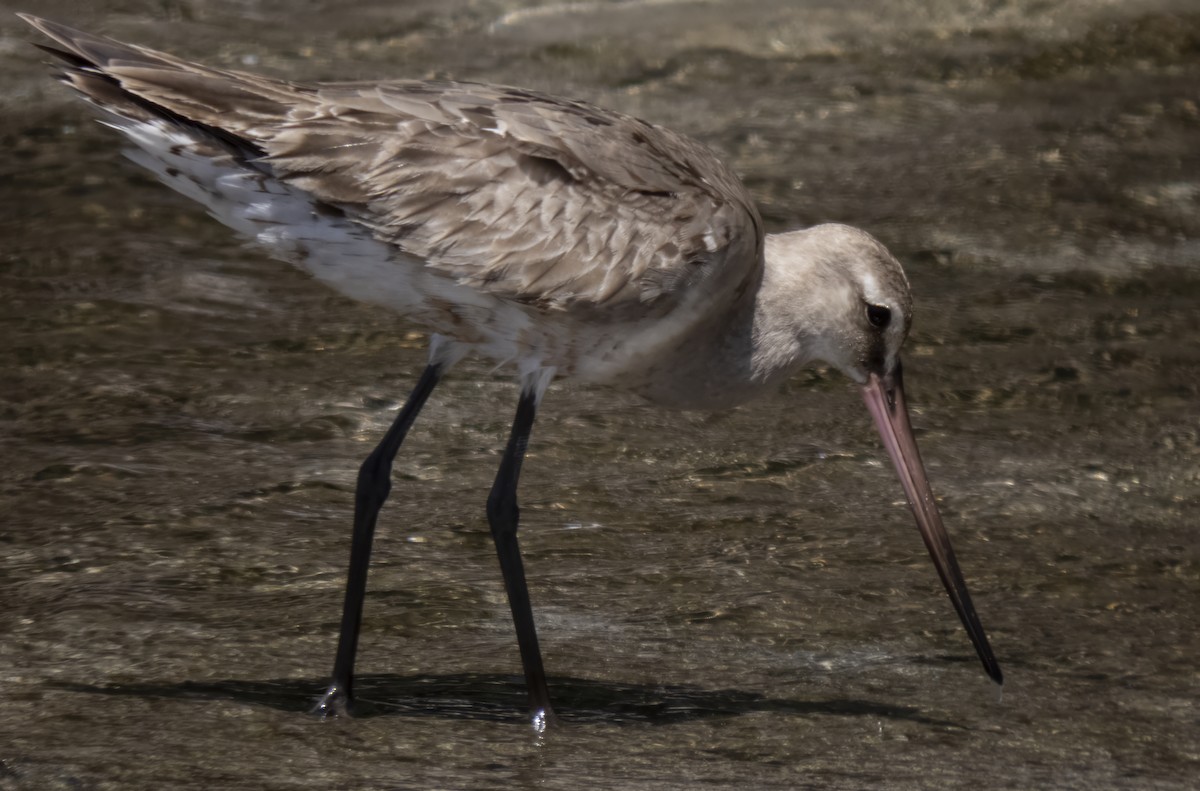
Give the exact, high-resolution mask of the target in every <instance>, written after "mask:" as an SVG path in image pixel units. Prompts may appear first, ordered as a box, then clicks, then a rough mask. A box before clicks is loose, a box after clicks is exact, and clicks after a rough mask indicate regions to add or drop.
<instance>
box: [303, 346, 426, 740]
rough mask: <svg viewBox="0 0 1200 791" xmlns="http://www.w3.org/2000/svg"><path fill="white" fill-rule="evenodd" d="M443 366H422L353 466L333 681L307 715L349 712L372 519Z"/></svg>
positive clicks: (373, 528) (369, 553) (352, 702)
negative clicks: (377, 438) (384, 428)
mask: <svg viewBox="0 0 1200 791" xmlns="http://www.w3.org/2000/svg"><path fill="white" fill-rule="evenodd" d="M446 367H447V366H446V365H445V364H444V363H442V362H436V361H435V362H430V363H429V365H428V366H426V368H425V371H424V373H422V374H421V379H420V380H419V381H418V382H417V386H416V387H415V388H413V391H412V394H411V395H409V397H408V400H407V401H406V402H405V403H404V407H403V408H402V409H401V410H400V414H398V415H396V419H395V421H393V422H392V426H391V428H389V429H388V431H387V434H385V435H384V436H383V440H382V441H380V443H379V445H378V446H377V447H376V448H375V450H373V451H371V455H370V456H368V457H367V459H366V461H364V462H363V464H362V467H360V468H359V470H358V486H357V488H356V489H355V492H354V533H353V537H352V538H351V541H350V568H349V571H348V572H347V574H346V599H345V602H344V603H343V605H342V628H341V632H340V634H339V636H338V647H337V657H336V658H335V659H334V662H333V680H332V681H331V682H330V684H329V688H328V689H326V690H325V694H323V695H321V697H320V698H319V699H318V700H317V703H316V705H315V706H314V707H313V713H314V714H319V715H320V716H322V717H324V716H329V715H344V714H350V713H351V707H352V706H353V704H354V655H355V653H356V652H357V651H358V630H359V626H360V625H361V623H362V611H363V596H364V595H365V594H366V591H367V566H368V565H369V564H370V561H371V539H372V538H373V537H374V535H375V521H376V519H377V518H378V517H379V509H380V508H382V507H383V502H384V500H386V499H387V496H388V492H389V491H390V490H391V488H392V460H393V459H395V458H396V452H397V451H399V450H400V444H401V443H402V442H404V437H405V435H406V434H408V430H409V428H411V427H412V424H413V421H414V420H416V419H417V414H418V413H420V411H421V407H423V406H424V405H425V401H426V400H427V399H428V398H429V394H430V393H432V392H433V388H434V387H435V386H436V385H437V383H438V382H439V381H440V380H441V377H442V374H443V373H444V372H445V368H446Z"/></svg>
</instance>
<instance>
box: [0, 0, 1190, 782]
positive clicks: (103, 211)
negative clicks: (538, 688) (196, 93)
mask: <svg viewBox="0 0 1200 791" xmlns="http://www.w3.org/2000/svg"><path fill="white" fill-rule="evenodd" d="M0 11H3V12H4V13H0V150H2V152H3V153H2V155H0V238H2V239H3V243H2V244H0V339H2V343H0V453H2V455H0V459H2V460H3V461H2V463H0V513H2V514H3V518H2V519H0V601H3V603H4V606H3V607H0V683H2V684H3V689H4V692H5V695H4V697H5V702H6V709H7V710H6V716H5V717H4V718H3V720H2V721H0V789H26V788H28V789H58V788H62V789H68V788H69V789H109V788H114V789H115V788H120V789H141V788H146V789H161V788H231V789H232V788H245V789H257V788H280V789H302V788H328V787H339V788H362V789H368V788H370V789H374V788H380V789H384V788H387V789H397V788H400V789H409V788H412V789H433V788H447V789H449V788H453V789H459V788H462V789H467V788H484V787H492V786H497V785H502V784H503V785H505V786H506V787H519V788H524V787H537V788H552V789H555V788H572V789H574V788H595V789H651V788H652V789H672V788H689V789H694V788H697V787H705V788H726V787H728V788H732V787H739V788H754V789H760V788H830V789H843V788H844V789H858V788H864V787H884V788H890V789H918V788H932V787H939V788H942V787H967V786H973V787H978V788H988V789H993V788H1013V789H1028V788H1063V789H1074V788H1080V789H1089V790H1093V791H1094V789H1108V788H1130V789H1134V788H1136V789H1188V788H1194V787H1196V785H1197V783H1198V782H1200V747H1198V746H1197V745H1200V712H1198V708H1197V692H1198V690H1200V684H1198V681H1200V678H1198V677H1197V671H1196V667H1195V657H1196V655H1197V654H1198V653H1200V636H1198V631H1200V630H1198V627H1200V623H1198V620H1200V618H1198V615H1200V608H1198V607H1197V601H1200V552H1198V549H1197V546H1198V545H1197V539H1196V509H1197V505H1198V504H1200V424H1198V421H1197V394H1198V391H1200V310H1198V305H1197V302H1198V300H1200V8H1197V6H1196V4H1195V2H1194V0H1174V1H1172V0H1143V1H1142V2H1138V3H1121V2H1112V1H1110V0H1062V1H1060V2H1054V1H1051V2H1047V0H991V1H989V2H981V1H979V0H931V1H928V2H914V1H913V0H904V1H903V2H886V1H885V0H848V1H847V0H839V2H822V1H820V0H817V1H811V2H810V1H809V0H804V1H803V2H786V0H738V1H737V2H734V0H613V1H609V2H604V1H599V0H598V1H595V2H560V3H537V2H519V1H518V0H437V2H434V1H433V0H429V1H428V2H425V1H423V0H411V1H406V2H398V1H397V2H382V1H381V0H365V1H363V0H357V1H354V2H351V0H297V1H296V2H283V0H92V2H88V3H81V2H78V1H77V0H75V1H71V0H28V1H27V2H24V3H12V2H0ZM16 11H27V12H31V13H35V14H39V15H43V16H47V17H49V18H52V19H55V20H57V21H61V22H64V23H67V24H70V25H73V26H76V27H80V28H83V29H87V30H90V31H93V32H98V33H104V34H107V35H111V36H113V37H116V38H120V39H123V40H126V41H130V42H134V43H140V44H144V45H148V46H151V47H155V48H159V49H164V50H167V51H170V52H173V53H175V54H178V55H181V56H184V57H188V58H192V59H195V60H198V61H201V62H204V63H206V64H208V65H212V66H218V67H224V68H233V69H243V70H250V71H259V72H263V73H267V74H272V75H275V76H283V77H288V78H292V79H297V80H357V79H380V78H400V77H439V78H454V79H465V80H475V81H483V82H497V83H506V84H514V85H521V86H525V87H531V88H537V89H542V90H546V91H550V92H553V93H556V94H563V95H566V96H570V97H575V98H581V99H586V100H589V101H593V102H596V103H598V104H602V105H604V106H608V107H612V108H614V109H617V110H621V111H624V112H627V113H632V114H635V115H638V116H640V117H644V118H646V119H647V120H650V121H652V122H655V123H659V124H663V125H666V126H670V127H672V128H674V129H676V130H678V131H681V132H684V133H687V134H689V135H691V136H693V137H696V138H698V139H699V140H702V141H704V142H705V143H707V144H709V145H711V146H712V147H713V148H715V149H716V150H717V151H719V152H720V153H721V154H722V155H723V156H725V157H726V158H727V159H728V161H729V162H731V164H732V165H733V167H734V168H735V169H736V170H737V171H738V172H739V173H740V174H741V175H742V176H743V178H744V179H745V182H746V184H747V186H748V187H749V189H750V191H751V192H752V193H753V194H754V196H755V198H756V199H757V200H758V201H759V205H760V207H761V209H762V213H763V216H764V218H765V219H766V221H767V223H768V225H769V227H770V228H771V230H785V229H788V228H792V227H797V226H803V225H810V224H813V223H817V222H822V221H838V222H846V223H850V224H853V225H856V226H859V227H862V228H864V229H866V230H867V231H869V232H871V233H872V234H874V235H876V236H877V237H879V238H880V239H881V240H882V241H883V242H884V243H885V244H887V245H888V246H889V247H890V248H891V249H892V251H893V252H894V253H895V254H896V255H897V257H898V258H900V260H901V261H902V262H904V264H905V266H906V268H907V271H908V274H909V277H910V280H911V281H912V285H913V290H914V292H915V294H916V301H917V304H916V316H915V322H914V326H913V330H912V333H911V335H910V337H909V341H908V346H907V358H906V374H907V376H906V382H907V385H908V390H909V399H910V402H911V403H912V405H913V407H914V410H915V412H914V423H915V425H916V427H917V430H918V433H919V434H920V442H921V444H922V451H923V454H924V457H925V461H926V464H927V467H928V468H929V473H930V478H931V480H932V482H933V486H934V489H935V491H936V492H937V493H938V494H939V496H940V505H941V508H942V512H943V515H944V517H945V520H946V523H947V526H948V527H949V529H950V532H951V534H952V535H953V537H954V539H955V545H956V548H957V550H958V553H959V557H960V560H961V562H962V566H963V568H964V571H965V573H966V576H967V579H968V582H969V583H970V585H971V587H972V591H973V593H974V597H975V602H976V606H977V608H978V610H979V614H980V617H981V619H982V621H983V623H984V625H985V627H986V628H987V630H988V632H989V634H990V636H991V638H992V642H993V645H994V647H995V650H996V653H997V655H998V657H999V659H1000V662H1001V664H1002V666H1003V667H1004V669H1005V672H1006V676H1007V684H1006V686H1005V687H1004V690H1003V694H1002V695H1001V694H999V692H998V690H997V688H996V687H995V686H994V685H992V684H991V683H990V682H989V681H988V680H987V679H986V678H985V676H984V675H983V673H982V672H981V669H980V668H979V666H978V662H977V660H976V658H975V656H974V653H973V651H972V649H971V646H970V644H969V643H968V641H967V639H966V637H965V635H964V634H963V632H962V629H961V627H960V626H959V624H958V620H957V618H956V617H955V616H954V613H953V610H952V609H951V607H950V605H949V602H948V601H947V600H946V597H945V595H944V593H943V592H942V589H941V586H940V584H939V582H938V580H937V577H936V575H935V573H934V571H933V568H932V566H931V564H930V562H929V560H928V557H927V556H926V553H925V550H924V548H923V546H922V544H921V541H920V539H919V538H918V536H917V533H916V531H915V530H914V528H913V525H912V518H911V516H910V514H909V513H908V509H907V507H906V505H905V504H904V502H903V495H902V492H901V490H900V487H899V484H898V483H897V482H896V480H895V478H894V474H893V472H892V470H891V469H890V465H889V464H888V463H887V461H886V458H885V456H884V453H883V450H882V448H881V447H880V446H879V444H878V440H877V439H876V438H875V435H874V431H873V430H872V428H871V426H870V420H869V418H868V417H867V415H866V413H865V410H863V409H862V406H861V404H860V402H859V399H858V396H857V394H856V392H855V388H854V387H852V386H851V385H850V383H848V382H847V381H846V380H844V379H843V378H841V377H839V376H838V375H837V374H836V373H834V372H831V371H828V370H823V369H820V368H818V369H814V370H811V371H807V372H805V373H804V374H802V375H800V376H797V377H796V378H795V379H794V380H793V381H791V382H789V383H788V384H787V385H786V386H785V387H783V388H781V389H780V390H779V391H778V392H775V393H771V394H770V395H769V396H768V397H766V398H764V399H761V400H760V401H758V402H756V403H753V404H750V405H748V406H746V407H743V408H740V409H738V410H734V411H732V412H729V413H724V414H720V415H707V414H672V413H667V412H663V411H660V410H656V409H654V408H652V407H649V406H647V405H645V404H643V403H641V402H640V401H638V400H637V399H635V398H633V397H631V396H628V395H625V394H621V393H616V392H611V391H607V390H602V389H593V388H585V387H581V386H578V385H573V384H571V383H565V384H561V385H555V386H554V387H552V388H551V391H550V393H549V395H548V396H547V399H546V401H545V403H544V409H543V410H542V414H541V416H540V418H539V423H538V425H537V426H536V427H535V429H534V436H533V444H532V448H531V452H530V455H529V457H528V460H527V462H526V465H525V473H524V477H523V480H522V498H523V499H522V506H523V529H522V532H521V538H522V542H523V547H524V550H525V553H526V567H527V571H528V574H529V580H530V586H531V591H532V597H533V601H534V609H535V615H536V617H537V620H538V625H539V629H540V632H541V638H542V643H543V651H544V654H545V657H546V662H547V665H548V671H549V673H550V675H551V688H552V692H553V693H554V695H555V701H556V706H557V708H558V711H559V713H560V715H561V717H562V719H563V720H564V721H565V727H564V728H562V729H561V730H559V731H557V732H553V733H548V734H545V735H544V736H542V737H536V736H534V735H533V734H532V732H531V731H530V729H529V728H528V726H527V725H526V724H524V708H525V703H524V690H523V685H522V681H521V677H520V664H519V659H518V656H517V652H516V645H515V639H514V637H513V635H512V627H511V622H510V619H509V615H508V610H507V604H506V602H505V599H504V592H503V588H502V585H501V582H500V575H499V570H498V568H497V566H496V561H495V558H494V552H493V549H492V544H491V538H490V535H489V533H488V530H487V527H486V523H485V520H484V514H483V506H484V500H485V498H486V494H487V491H488V489H489V487H490V485H491V479H492V476H493V475H494V472H495V467H496V465H497V464H498V461H499V451H500V449H501V448H502V446H503V442H504V439H505V437H506V435H507V430H508V424H509V421H510V418H511V413H512V410H513V409H514V407H515V402H516V389H515V387H514V385H513V383H512V382H511V381H510V379H509V378H508V377H507V376H506V375H502V374H496V373H494V372H493V371H492V370H491V366H490V365H488V364H486V363H482V362H478V361H470V362H468V363H466V364H463V365H462V366H461V367H460V368H459V369H457V370H456V371H455V373H454V375H453V376H452V377H451V378H450V379H449V380H448V381H447V383H446V384H445V385H444V386H443V387H442V388H441V389H440V390H439V391H438V392H437V393H436V394H435V395H434V397H433V399H432V401H431V403H430V406H429V407H428V408H427V409H426V410H425V412H424V414H423V415H422V416H421V419H420V421H419V422H418V423H417V426H416V428H415V429H414V430H413V432H412V434H411V435H410V438H409V441H408V444H406V446H405V448H404V449H403V451H402V452H401V455H400V458H399V459H398V462H397V466H396V478H397V483H396V486H395V488H394V489H393V493H392V500H391V502H390V503H389V505H388V506H387V507H386V508H385V510H384V512H383V515H382V518H381V521H380V529H379V535H378V538H377V544H376V546H377V550H376V556H375V563H374V565H373V567H372V576H371V582H370V595H369V598H368V602H367V609H366V616H365V631H364V635H363V640H362V645H361V650H360V665H359V667H360V670H361V671H362V673H363V674H364V676H363V678H362V681H361V691H360V694H361V696H362V698H363V700H364V704H365V705H364V714H365V715H366V716H364V717H362V718H359V719H355V720H340V721H329V722H321V721H317V720H315V719H314V718H312V717H309V716H308V715H307V714H306V713H305V711H306V709H307V707H308V706H309V704H310V702H311V700H312V698H313V697H314V696H315V695H317V694H318V692H319V691H320V690H321V689H322V688H323V685H324V683H325V679H326V674H327V673H328V671H329V668H330V666H331V663H332V658H333V650H334V646H335V640H336V630H337V621H338V617H339V614H340V606H341V588H342V575H343V573H344V566H345V560H346V558H345V556H346V554H347V550H348V543H349V528H350V514H351V507H352V495H353V481H354V476H355V473H356V471H357V467H358V464H359V463H360V462H361V460H362V458H363V457H365V456H366V454H367V453H368V452H369V451H370V449H371V448H372V447H373V444H374V442H375V441H377V439H378V437H379V436H380V435H381V434H382V432H383V431H384V430H385V428H386V426H387V425H388V423H389V422H390V419H391V418H392V416H393V415H394V411H395V409H397V408H398V406H399V403H400V402H401V401H402V400H403V398H404V396H405V395H406V394H407V392H408V391H409V389H410V388H411V386H412V384H413V382H414V381H415V378H416V376H417V374H418V373H419V371H420V369H421V368H422V367H423V365H424V360H425V357H424V337H423V336H422V335H421V333H420V328H419V327H415V326H412V325H410V324H408V323H407V322H406V321H405V320H404V319H403V318H402V317H397V316H395V315H392V314H390V313H388V312H387V311H385V310H383V309H380V308H376V307H371V306H364V305H359V304H356V303H353V302H350V301H348V300H346V299H345V298H342V297H340V296H338V295H336V294H334V293H332V292H330V291H328V290H327V289H326V288H324V287H323V286H321V285H320V284H319V283H316V282H315V281H312V280H311V279H310V278H308V277H307V276H306V275H304V274H303V273H301V272H299V271H298V270H295V269H293V268H291V267H289V266H288V265H286V264H283V263H279V262H276V261H273V260H270V259H268V258H267V257H266V256H265V255H263V254H262V253H261V252H259V251H257V250H255V249H253V248H252V247H249V246H247V245H246V244H245V243H244V242H243V241H241V240H239V239H237V238H236V237H234V236H233V235H232V233H231V232H229V231H227V230H226V229H225V228H223V227H221V226H219V225H218V224H217V223H216V222H215V221H213V220H211V219H209V218H208V217H206V216H205V214H204V212H203V210H201V209H200V208H199V207H197V206H196V205H194V204H191V203H189V202H188V201H187V200H186V199H184V198H183V197H181V196H178V195H176V194H174V193H172V192H171V191H169V190H168V189H166V188H165V187H161V186H160V185H158V184H157V183H155V182H154V181H153V180H152V178H151V177H150V176H149V175H147V174H145V173H144V172H142V171H141V170H139V169H138V168H137V167H135V166H133V165H132V164H130V163H128V162H126V161H125V160H124V159H123V158H122V157H121V156H120V154H119V150H120V141H119V140H118V139H117V135H116V134H115V133H113V132H112V131H111V130H108V129H105V128H104V127H102V126H100V125H99V124H97V123H95V121H94V120H93V116H92V115H91V114H90V113H89V111H88V108H87V107H86V105H84V104H83V103H81V102H79V101H78V100H77V99H75V98H74V97H73V96H72V95H71V94H70V92H69V91H68V90H67V89H65V88H64V87H62V86H60V85H58V84H56V83H55V82H54V81H53V80H52V79H51V78H50V77H51V70H50V69H49V68H48V67H47V66H46V65H45V61H46V57H45V56H43V54H42V53H40V52H39V51H37V50H36V49H34V48H33V47H32V46H31V42H36V41H39V40H40V39H39V36H38V34H36V32H35V31H33V30H32V29H30V28H27V27H26V26H25V25H24V24H23V23H21V22H20V21H19V20H18V19H16V18H15V17H14V16H13V12H16Z"/></svg>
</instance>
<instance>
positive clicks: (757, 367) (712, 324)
mask: <svg viewBox="0 0 1200 791" xmlns="http://www.w3.org/2000/svg"><path fill="white" fill-rule="evenodd" d="M768 251H769V248H768ZM792 278H793V273H791V272H789V271H788V270H787V267H785V266H782V265H780V264H778V263H777V262H773V260H772V258H771V257H770V255H769V254H768V255H767V257H766V260H765V263H764V266H763V268H762V269H761V270H760V271H759V272H757V273H756V274H755V277H754V278H753V280H751V281H750V282H748V283H746V284H745V287H744V288H743V289H740V292H739V294H738V296H737V297H736V298H735V299H734V301H733V302H732V304H730V305H729V306H728V309H727V310H724V311H719V312H718V313H719V315H720V318H719V319H717V320H715V321H709V322H707V323H706V325H705V326H704V328H703V329H702V330H699V328H697V329H698V330H699V331H696V332H692V333H689V335H688V337H687V339H686V340H685V341H684V342H683V343H682V344H681V345H680V346H679V347H678V350H677V352H676V353H675V354H674V355H673V356H672V366H671V367H672V375H671V376H670V377H661V378H654V377H651V378H650V379H649V380H648V381H646V383H645V385H644V386H642V387H636V388H634V389H635V390H637V391H638V392H640V393H641V394H642V395H643V396H645V397H647V398H649V399H650V400H651V401H655V402H657V403H660V404H662V405H664V406H671V407H675V408H678V409H699V410H717V409H727V408H729V407H734V406H737V405H739V404H742V403H744V402H746V401H749V400H751V399H752V398H754V397H756V396H758V395H759V394H761V393H762V392H764V391H766V390H769V389H771V388H772V387H777V386H778V385H779V384H780V383H782V382H783V381H784V380H785V379H787V378H788V377H789V376H791V375H792V374H793V373H794V372H795V371H796V370H797V369H799V368H801V367H802V366H804V365H805V364H806V363H808V362H809V361H811V360H812V359H813V358H814V356H816V355H815V354H814V353H813V349H814V344H813V342H812V338H813V337H814V335H815V332H814V331H812V330H811V329H810V328H807V327H797V326H796V323H795V311H794V310H793V309H790V307H789V305H788V296H787V294H786V293H785V292H786V291H787V290H788V289H787V288H786V286H787V285H788V281H789V280H790V279H792Z"/></svg>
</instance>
